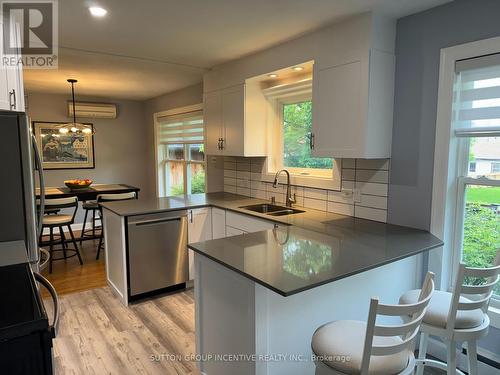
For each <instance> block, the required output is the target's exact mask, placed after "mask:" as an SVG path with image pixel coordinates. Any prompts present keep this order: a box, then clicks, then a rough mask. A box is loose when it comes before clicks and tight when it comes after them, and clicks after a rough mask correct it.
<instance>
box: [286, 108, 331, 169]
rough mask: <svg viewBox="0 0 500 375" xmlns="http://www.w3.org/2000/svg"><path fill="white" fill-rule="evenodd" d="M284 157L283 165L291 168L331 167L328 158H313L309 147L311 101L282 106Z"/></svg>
mask: <svg viewBox="0 0 500 375" xmlns="http://www.w3.org/2000/svg"><path fill="white" fill-rule="evenodd" d="M283 123H284V132H283V136H284V150H283V151H284V157H283V165H284V166H285V167H291V168H321V169H329V168H332V167H333V160H332V159H330V158H313V157H311V149H310V147H309V137H310V134H311V131H312V102H311V101H310V100H309V101H305V102H300V103H292V104H285V105H284V106H283Z"/></svg>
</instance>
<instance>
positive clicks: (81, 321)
mask: <svg viewBox="0 0 500 375" xmlns="http://www.w3.org/2000/svg"><path fill="white" fill-rule="evenodd" d="M49 305H50V304H49V303H47V306H49ZM60 305H61V315H60V321H59V330H58V333H57V337H56V339H55V340H54V363H55V364H54V366H55V373H56V374H57V375H67V374H71V375H80V374H82V375H94V374H95V375H101V374H113V375H115V374H116V375H128V374H130V375H133V374H152V375H154V374H158V375H160V374H167V375H169V374H176V375H184V374H186V375H187V374H193V375H195V374H196V375H199V374H200V373H199V371H198V370H197V368H196V365H195V363H194V362H191V361H189V360H186V358H185V356H189V355H190V354H194V353H195V328H194V297H193V290H192V289H191V290H187V291H184V292H180V293H175V294H170V295H164V296H160V297H157V298H154V299H149V300H145V301H143V302H139V303H135V304H133V305H130V306H129V307H128V308H127V307H125V306H123V305H122V304H121V303H120V301H119V300H118V298H116V297H115V296H114V295H113V294H112V292H111V290H110V289H109V288H108V287H105V288H98V289H93V290H87V291H83V292H78V293H72V294H66V295H63V296H62V297H61V298H60ZM49 310H50V307H49ZM48 313H49V314H51V311H48ZM171 354H174V355H178V356H180V359H179V360H173V359H172V358H168V355H171ZM162 355H163V356H162ZM152 356H154V360H153V359H152ZM157 359H159V360H157ZM425 373H426V374H434V375H438V374H439V375H441V374H444V372H442V371H440V370H432V371H431V370H430V369H429V370H426V372H425ZM235 375H237V374H235Z"/></svg>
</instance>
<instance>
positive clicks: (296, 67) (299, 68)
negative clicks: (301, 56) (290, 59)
mask: <svg viewBox="0 0 500 375" xmlns="http://www.w3.org/2000/svg"><path fill="white" fill-rule="evenodd" d="M292 69H293V70H295V71H297V72H300V71H301V70H304V67H302V66H294V67H293V68H292Z"/></svg>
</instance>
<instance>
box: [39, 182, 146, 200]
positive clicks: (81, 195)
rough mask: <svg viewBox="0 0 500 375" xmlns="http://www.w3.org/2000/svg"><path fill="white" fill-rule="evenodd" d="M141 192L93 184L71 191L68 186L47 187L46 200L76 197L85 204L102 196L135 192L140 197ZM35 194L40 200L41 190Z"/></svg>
mask: <svg viewBox="0 0 500 375" xmlns="http://www.w3.org/2000/svg"><path fill="white" fill-rule="evenodd" d="M140 190H141V189H140V188H138V187H135V186H131V185H127V184H93V185H90V186H89V187H88V188H84V189H70V188H69V187H67V186H63V187H46V188H45V189H44V191H45V198H46V199H51V198H65V197H70V196H76V197H77V198H78V200H79V201H83V202H85V201H92V200H96V199H97V196H98V195H100V194H119V193H129V192H132V191H135V193H136V194H137V195H138V194H139V191H140ZM35 194H36V197H37V198H40V189H39V188H37V189H36V191H35Z"/></svg>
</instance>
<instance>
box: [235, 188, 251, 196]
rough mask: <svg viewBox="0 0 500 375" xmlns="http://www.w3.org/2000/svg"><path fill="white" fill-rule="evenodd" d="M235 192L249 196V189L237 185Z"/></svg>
mask: <svg viewBox="0 0 500 375" xmlns="http://www.w3.org/2000/svg"><path fill="white" fill-rule="evenodd" d="M236 194H240V195H246V196H247V197H249V196H250V189H249V188H245V187H240V186H238V187H236Z"/></svg>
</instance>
